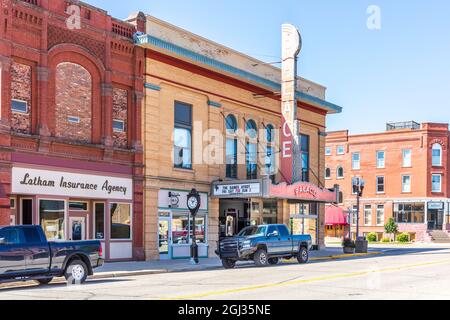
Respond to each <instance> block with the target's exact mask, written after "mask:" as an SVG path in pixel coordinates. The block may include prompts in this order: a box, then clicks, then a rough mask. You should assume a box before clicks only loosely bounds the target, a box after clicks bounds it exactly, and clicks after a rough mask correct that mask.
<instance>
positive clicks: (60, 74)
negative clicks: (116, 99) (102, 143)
mask: <svg viewBox="0 0 450 320" xmlns="http://www.w3.org/2000/svg"><path fill="white" fill-rule="evenodd" d="M55 98H56V114H55V119H56V136H57V137H60V138H66V139H70V140H74V141H80V142H86V143H90V142H91V136H92V79H91V75H90V73H89V72H88V71H87V70H86V69H85V68H83V67H82V66H80V65H78V64H75V63H70V62H64V63H60V64H59V65H58V66H57V67H56V97H55ZM69 117H75V119H76V118H78V119H79V122H78V123H76V122H69V121H68V118H69ZM75 119H74V120H75Z"/></svg>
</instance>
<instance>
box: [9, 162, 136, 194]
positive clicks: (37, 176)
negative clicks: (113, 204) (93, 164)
mask: <svg viewBox="0 0 450 320" xmlns="http://www.w3.org/2000/svg"><path fill="white" fill-rule="evenodd" d="M12 193H14V194H26V195H49V196H67V197H79V198H91V199H115V200H132V199H133V180H132V179H126V178H117V177H108V176H99V175H91V174H78V173H70V172H62V171H49V170H38V169H29V168H18V167H14V168H13V169H12Z"/></svg>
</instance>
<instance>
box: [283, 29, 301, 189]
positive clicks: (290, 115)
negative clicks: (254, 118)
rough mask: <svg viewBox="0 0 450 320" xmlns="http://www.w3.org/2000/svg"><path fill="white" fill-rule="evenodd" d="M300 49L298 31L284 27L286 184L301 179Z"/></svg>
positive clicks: (284, 176) (284, 170)
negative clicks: (298, 86)
mask: <svg viewBox="0 0 450 320" xmlns="http://www.w3.org/2000/svg"><path fill="white" fill-rule="evenodd" d="M300 49H301V37H300V33H299V32H298V30H297V29H296V28H295V27H294V26H293V25H290V24H283V26H282V66H281V113H282V119H281V135H280V136H281V138H280V140H281V141H280V143H281V167H280V171H281V175H282V177H283V180H284V181H285V182H287V183H293V182H297V181H300V179H301V171H302V170H301V169H302V168H301V166H302V163H301V153H300V150H301V149H300V124H299V121H298V120H297V99H296V96H295V93H296V89H297V56H298V54H299V53H300Z"/></svg>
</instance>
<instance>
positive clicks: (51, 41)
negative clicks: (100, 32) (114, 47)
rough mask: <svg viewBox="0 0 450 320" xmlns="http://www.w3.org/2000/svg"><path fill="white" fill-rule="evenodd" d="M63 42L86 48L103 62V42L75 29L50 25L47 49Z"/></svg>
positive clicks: (104, 53) (104, 50) (104, 52)
mask: <svg viewBox="0 0 450 320" xmlns="http://www.w3.org/2000/svg"><path fill="white" fill-rule="evenodd" d="M63 43H72V44H77V45H79V46H81V47H83V48H86V49H88V50H89V51H91V53H92V54H93V55H95V56H97V57H98V58H99V59H101V60H102V61H103V63H105V55H106V49H105V44H104V43H102V42H100V41H96V40H94V39H91V38H89V37H87V36H86V35H84V34H81V33H79V32H76V31H70V30H66V29H63V28H58V27H55V26H52V25H50V26H49V27H48V49H49V50H50V48H52V47H54V46H56V45H58V44H63Z"/></svg>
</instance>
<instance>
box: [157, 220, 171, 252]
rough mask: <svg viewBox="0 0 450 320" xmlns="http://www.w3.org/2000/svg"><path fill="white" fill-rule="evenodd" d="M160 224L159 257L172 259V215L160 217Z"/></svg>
mask: <svg viewBox="0 0 450 320" xmlns="http://www.w3.org/2000/svg"><path fill="white" fill-rule="evenodd" d="M158 226H159V227H158V248H159V258H160V259H162V260H165V259H170V256H171V252H170V251H171V242H172V237H171V236H170V235H171V229H172V228H171V225H170V217H159V223H158Z"/></svg>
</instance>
